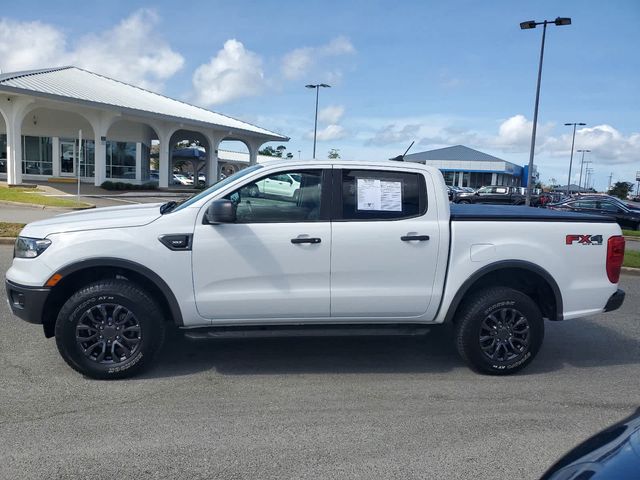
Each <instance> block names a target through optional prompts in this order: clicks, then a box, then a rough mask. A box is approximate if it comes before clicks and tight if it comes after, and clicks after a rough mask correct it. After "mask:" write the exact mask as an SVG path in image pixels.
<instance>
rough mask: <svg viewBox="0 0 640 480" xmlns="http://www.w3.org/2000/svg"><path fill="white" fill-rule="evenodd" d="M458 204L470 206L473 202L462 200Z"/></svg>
mask: <svg viewBox="0 0 640 480" xmlns="http://www.w3.org/2000/svg"><path fill="white" fill-rule="evenodd" d="M458 203H459V204H460V205H469V204H471V202H470V201H469V200H460V201H458Z"/></svg>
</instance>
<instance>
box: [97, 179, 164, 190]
mask: <svg viewBox="0 0 640 480" xmlns="http://www.w3.org/2000/svg"><path fill="white" fill-rule="evenodd" d="M100 186H101V187H102V188H104V189H105V190H156V189H157V188H158V184H157V183H155V182H147V183H143V184H142V185H136V184H134V183H127V182H112V181H111V180H107V181H106V182H102V185H100Z"/></svg>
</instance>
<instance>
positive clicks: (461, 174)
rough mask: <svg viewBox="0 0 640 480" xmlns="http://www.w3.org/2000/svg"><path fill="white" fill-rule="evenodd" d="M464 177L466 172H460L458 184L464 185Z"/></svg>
mask: <svg viewBox="0 0 640 480" xmlns="http://www.w3.org/2000/svg"><path fill="white" fill-rule="evenodd" d="M463 178H464V172H458V186H459V187H462V179H463Z"/></svg>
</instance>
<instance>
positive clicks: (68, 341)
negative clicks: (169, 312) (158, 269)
mask: <svg viewBox="0 0 640 480" xmlns="http://www.w3.org/2000/svg"><path fill="white" fill-rule="evenodd" d="M163 320H164V319H163V316H162V312H161V311H160V309H159V308H158V306H157V305H156V303H155V302H154V301H153V300H152V299H151V298H150V297H149V295H148V294H147V293H146V292H145V291H144V290H142V289H140V288H139V287H138V286H137V285H135V284H132V283H130V282H127V281H124V280H102V281H98V282H95V283H92V284H90V285H88V286H86V287H83V288H82V289H80V290H78V291H77V292H76V293H74V294H73V295H72V296H71V298H69V299H68V300H67V301H66V303H65V304H64V305H63V306H62V308H61V309H60V312H59V314H58V318H57V321H56V328H55V336H56V344H57V346H58V350H59V352H60V354H61V355H62V358H64V360H65V361H66V362H67V363H68V364H69V366H71V367H72V368H73V369H75V370H77V371H78V372H80V373H82V374H83V375H86V376H88V377H91V378H96V379H118V378H125V377H129V376H132V375H134V374H136V373H138V372H140V371H141V370H142V369H143V368H144V367H146V366H147V365H148V364H149V363H150V362H151V361H152V360H153V358H154V357H155V355H156V354H157V353H158V351H159V350H160V347H161V346H162V343H163V341H164V336H165V325H164V321H163Z"/></svg>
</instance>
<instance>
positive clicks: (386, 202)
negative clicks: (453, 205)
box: [331, 168, 440, 318]
mask: <svg viewBox="0 0 640 480" xmlns="http://www.w3.org/2000/svg"><path fill="white" fill-rule="evenodd" d="M335 175H337V183H338V185H339V186H340V187H341V189H340V192H339V194H338V197H339V198H338V202H339V203H341V205H338V213H339V214H340V217H341V218H339V219H336V221H334V222H333V224H332V241H331V245H332V253H331V316H332V317H350V318H353V317H360V318H375V317H415V316H419V315H422V314H424V313H425V312H426V311H427V308H428V306H429V304H430V302H431V297H432V295H433V284H434V281H435V279H436V266H437V264H438V247H439V239H440V226H439V224H438V214H437V209H436V207H435V202H432V204H428V202H427V193H428V192H427V189H426V179H425V177H424V176H423V175H422V174H421V173H418V172H397V171H385V170H378V169H370V170H369V169H363V168H358V169H344V170H336V173H335V174H334V176H335ZM430 198H431V199H432V197H430Z"/></svg>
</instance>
